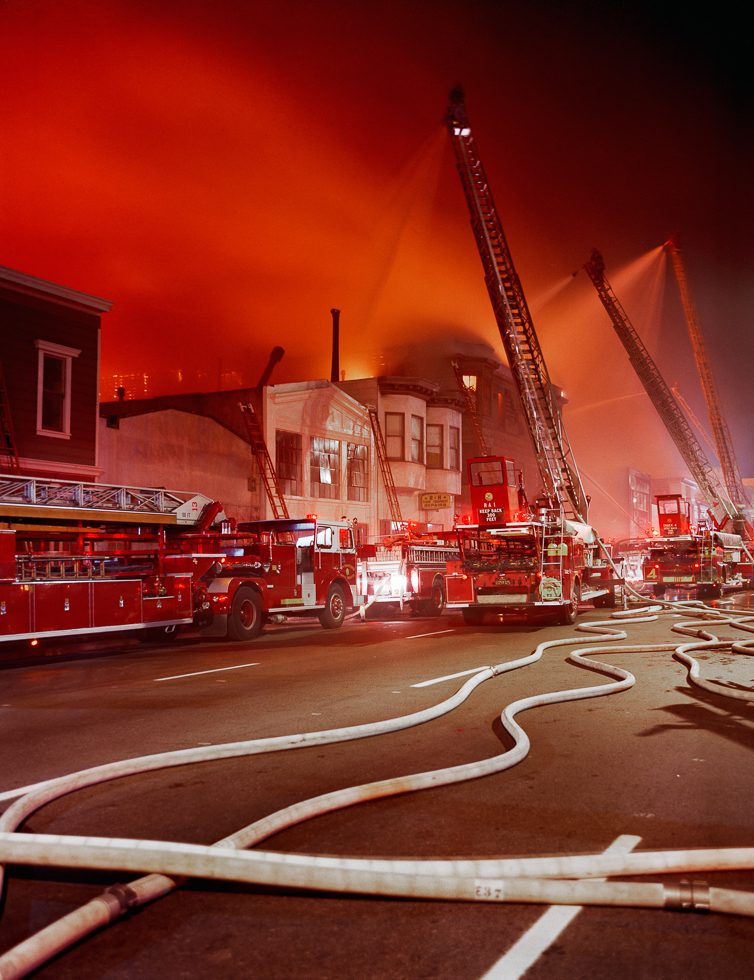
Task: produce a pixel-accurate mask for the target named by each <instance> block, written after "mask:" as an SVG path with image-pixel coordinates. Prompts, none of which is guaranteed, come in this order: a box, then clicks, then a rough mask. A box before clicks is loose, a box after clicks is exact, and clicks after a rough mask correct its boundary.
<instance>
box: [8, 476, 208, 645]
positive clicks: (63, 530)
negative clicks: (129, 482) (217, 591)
mask: <svg viewBox="0 0 754 980" xmlns="http://www.w3.org/2000/svg"><path fill="white" fill-rule="evenodd" d="M211 504H212V502H211V501H210V500H209V498H208V497H205V496H203V495H202V494H192V493H179V492H172V491H166V490H162V489H145V488H141V487H125V486H118V487H116V486H110V485H106V484H91V483H75V482H70V481H62V480H42V479H36V478H30V477H24V476H18V475H12V476H8V475H5V476H0V521H2V524H1V525H0V642H4V643H13V642H23V643H29V644H32V645H36V644H38V643H39V641H40V640H41V639H51V638H57V639H71V638H74V637H75V638H77V639H78V640H86V639H94V638H102V637H103V636H104V635H107V634H113V633H121V632H126V631H129V632H130V631H156V630H174V629H175V628H176V627H179V626H186V625H190V624H192V623H193V622H194V617H195V612H196V609H197V608H198V607H201V597H200V592H201V589H200V587H199V586H198V579H197V572H199V571H201V570H200V569H199V567H198V565H197V566H195V567H194V568H192V569H181V568H172V567H171V566H170V562H169V559H168V537H167V535H168V529H169V528H174V529H178V528H181V527H184V526H187V525H191V526H194V527H201V526H203V522H206V520H207V515H208V512H209V511H208V508H210V509H211ZM214 513H215V514H217V513H218V510H217V509H215V511H214Z"/></svg>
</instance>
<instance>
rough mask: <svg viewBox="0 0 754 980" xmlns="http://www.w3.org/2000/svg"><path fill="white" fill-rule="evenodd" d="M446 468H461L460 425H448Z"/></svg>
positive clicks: (458, 469)
mask: <svg viewBox="0 0 754 980" xmlns="http://www.w3.org/2000/svg"><path fill="white" fill-rule="evenodd" d="M448 469H449V470H457V471H460V469H461V427H460V425H449V426H448Z"/></svg>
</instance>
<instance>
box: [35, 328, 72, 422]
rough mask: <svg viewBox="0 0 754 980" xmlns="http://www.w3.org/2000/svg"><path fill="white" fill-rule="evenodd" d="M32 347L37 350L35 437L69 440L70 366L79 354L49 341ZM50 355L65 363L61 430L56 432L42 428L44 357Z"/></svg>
mask: <svg viewBox="0 0 754 980" xmlns="http://www.w3.org/2000/svg"><path fill="white" fill-rule="evenodd" d="M34 346H35V347H36V348H37V435H38V436H49V437H50V438H51V439H70V438H71V376H72V370H71V366H72V364H73V359H74V357H78V356H79V354H80V353H81V351H80V350H76V349H75V348H74V347H63V346H62V345H61V344H53V343H52V341H50V340H35V341H34ZM45 354H52V355H53V356H54V357H59V358H61V360H62V361H63V362H64V363H65V393H64V397H63V429H62V430H61V431H60V432H58V431H56V430H55V429H43V428H42V395H43V387H42V385H43V380H44V356H45Z"/></svg>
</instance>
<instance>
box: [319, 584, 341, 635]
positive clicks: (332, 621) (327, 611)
mask: <svg viewBox="0 0 754 980" xmlns="http://www.w3.org/2000/svg"><path fill="white" fill-rule="evenodd" d="M347 608H348V607H347V604H346V594H345V592H344V591H343V586H342V585H331V586H330V591H329V592H328V593H327V601H326V602H325V608H324V609H323V610H322V612H321V613H320V614H319V621H320V623H322V625H323V626H324V628H325V629H326V630H337V629H340V627H341V626H342V625H343V621H344V620H345V618H346V609H347Z"/></svg>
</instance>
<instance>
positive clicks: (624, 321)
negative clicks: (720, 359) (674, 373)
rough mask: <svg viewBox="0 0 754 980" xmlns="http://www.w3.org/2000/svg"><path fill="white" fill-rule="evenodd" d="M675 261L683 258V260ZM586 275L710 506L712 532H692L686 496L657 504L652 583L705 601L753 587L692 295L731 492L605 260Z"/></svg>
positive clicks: (647, 571) (746, 534) (738, 490)
mask: <svg viewBox="0 0 754 980" xmlns="http://www.w3.org/2000/svg"><path fill="white" fill-rule="evenodd" d="M674 251H676V250H675V249H674ZM675 259H676V260H677V259H678V256H677V254H676V255H675ZM584 268H585V270H586V272H587V274H588V276H589V278H590V279H591V280H592V283H593V285H594V288H595V290H596V291H597V295H598V296H599V298H600V300H601V301H602V305H603V306H604V308H605V310H606V312H607V314H608V316H609V317H610V320H611V322H612V325H613V328H614V329H615V332H616V333H617V335H618V337H619V338H620V340H621V343H622V344H623V346H624V347H625V349H626V352H627V354H628V356H629V360H630V361H631V364H632V365H633V367H634V370H635V371H636V373H637V375H638V377H639V380H640V381H641V383H642V385H643V386H644V390H645V391H646V393H647V395H648V396H649V397H650V399H651V401H652V403H653V405H654V407H655V409H656V410H657V413H658V415H659V416H660V419H661V420H662V422H663V424H664V425H665V428H666V429H667V431H668V434H669V435H670V436H671V438H672V439H673V441H674V442H675V445H676V448H677V449H678V451H679V453H680V454H681V457H682V458H683V460H684V462H685V463H686V466H687V467H688V469H689V472H690V473H691V476H692V477H693V478H694V481H695V482H696V484H697V486H698V487H699V490H700V491H701V493H702V495H703V497H704V499H705V500H707V502H708V504H709V510H708V512H707V514H708V520H709V527H708V528H707V527H699V528H693V527H692V526H691V524H690V521H689V512H688V503H687V502H686V501H684V500H683V499H682V497H681V496H680V494H661V495H659V496H658V497H657V498H656V500H657V508H658V520H659V525H660V540H661V543H656V541H655V539H651V540H650V543H649V544H650V554H649V555H648V557H647V558H646V559H645V561H644V564H643V567H644V580H645V583H646V582H648V583H650V584H651V587H652V588H653V590H654V592H655V595H657V596H660V595H663V594H664V593H665V591H666V588H667V586H673V587H675V588H681V589H684V590H695V591H696V593H697V595H698V596H706V595H710V594H712V595H714V594H719V593H720V591H721V590H724V589H726V588H735V587H738V586H740V585H741V584H743V585H748V584H750V583H751V581H752V570H753V569H754V556H752V552H751V542H752V540H754V529H752V527H751V524H750V523H749V521H748V520H747V517H746V513H745V508H744V507H743V506H742V499H741V498H742V497H744V496H745V492H744V490H743V487H742V486H741V483H740V478H739V476H740V475H739V474H738V471H737V467H736V465H735V462H734V459H733V455H732V447H731V446H730V445H729V444H728V440H729V434H728V433H727V432H723V429H725V424H724V420H723V418H722V415H721V412H720V406H719V404H718V403H717V400H716V395H715V393H714V391H713V389H712V381H711V377H706V375H707V372H708V368H707V366H706V365H704V366H702V362H703V361H705V360H706V355H705V353H704V351H703V346H702V340H701V335H700V334H699V332H698V326H697V325H696V324H695V323H694V322H693V320H694V312H693V309H692V308H691V304H690V299H689V298H688V296H685V297H684V307H685V309H686V315H687V320H688V322H689V329H690V331H691V332H692V335H693V336H692V339H693V342H694V347H695V355H696V356H697V363H698V364H699V365H700V367H701V370H702V373H703V375H705V377H704V381H705V387H706V389H707V390H706V397H707V400H708V405H709V406H710V409H711V414H712V416H713V418H714V419H715V428H716V430H717V433H716V434H717V437H718V449H719V450H720V452H721V457H720V458H721V461H722V460H723V459H724V458H727V463H726V465H725V466H724V467H723V470H724V472H725V473H726V474H727V475H726V482H727V484H728V485H727V487H726V486H724V485H723V483H722V482H721V480H720V478H719V476H718V474H717V472H716V470H715V468H714V467H713V466H712V464H711V463H710V461H709V459H708V458H707V455H706V454H705V452H704V450H703V448H702V446H701V445H700V443H699V441H698V440H697V438H696V436H695V435H694V433H693V432H692V431H691V427H690V425H689V423H688V420H687V419H686V416H685V414H684V412H683V410H682V408H681V406H680V404H679V403H678V400H677V399H676V397H675V395H674V394H673V391H672V390H671V388H670V387H669V386H668V384H667V382H666V381H665V379H664V378H663V376H662V374H661V372H660V370H659V368H658V367H657V364H656V363H655V361H654V359H653V358H652V355H651V354H650V353H649V351H648V350H647V348H646V346H645V345H644V343H643V341H642V339H641V337H640V336H639V334H638V333H637V331H636V329H635V327H634V326H633V324H632V323H631V321H630V320H629V318H628V316H627V314H626V312H625V310H624V309H623V307H622V306H621V304H620V302H619V301H618V298H617V297H616V295H615V293H614V292H613V289H612V286H611V285H610V283H609V281H608V279H607V276H606V275H605V261H604V259H603V258H602V255H601V254H600V253H599V252H598V251H597V250H596V249H595V250H594V251H593V252H592V255H591V257H590V259H589V261H588V262H587V263H586V264H585V266H584ZM676 273H677V275H680V277H681V278H680V279H679V285H683V288H682V293H684V292H685V279H684V278H683V277H684V274H683V270H682V269H681V268H677V269H676Z"/></svg>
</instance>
